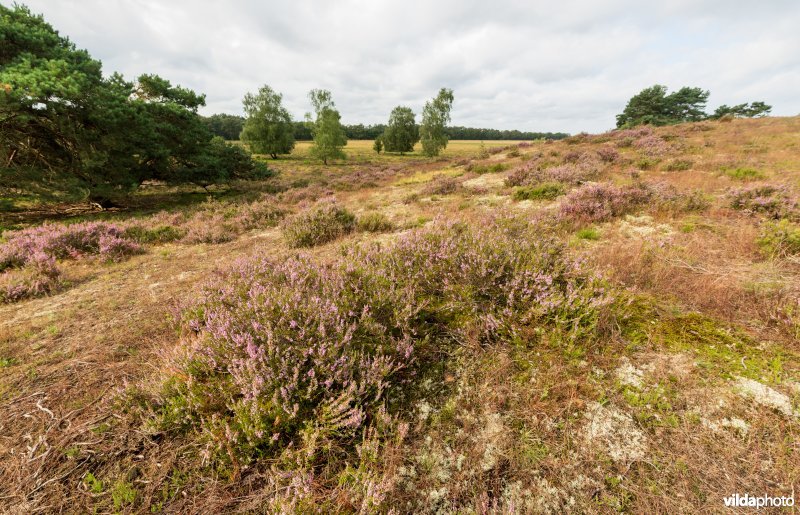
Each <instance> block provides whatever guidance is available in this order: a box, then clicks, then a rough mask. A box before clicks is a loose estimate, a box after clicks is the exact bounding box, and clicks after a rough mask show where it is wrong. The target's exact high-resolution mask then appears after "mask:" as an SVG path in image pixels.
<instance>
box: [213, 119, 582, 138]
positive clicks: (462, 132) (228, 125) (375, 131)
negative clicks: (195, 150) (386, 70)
mask: <svg viewBox="0 0 800 515" xmlns="http://www.w3.org/2000/svg"><path fill="white" fill-rule="evenodd" d="M244 120H245V118H244V117H243V116H237V115H232V114H214V115H211V116H208V117H203V121H204V122H205V123H206V124H207V125H208V128H209V129H210V130H211V132H213V133H214V135H215V136H220V137H222V138H225V139H226V140H238V139H239V134H240V133H241V132H242V126H243V125H244ZM343 127H344V131H345V134H346V135H347V139H361V140H374V139H375V138H377V137H378V136H380V135H381V134H383V132H384V130H385V129H386V125H384V124H377V125H363V124H360V123H359V124H357V125H344V126H343ZM445 132H446V133H447V136H448V137H449V138H450V139H453V140H464V139H471V140H534V139H563V138H566V137H567V136H569V134H566V133H563V132H523V131H518V130H498V129H477V128H472V127H446V128H445ZM294 139H296V140H298V141H311V139H312V138H311V129H310V128H309V127H308V126H307V125H306V124H305V123H304V122H294Z"/></svg>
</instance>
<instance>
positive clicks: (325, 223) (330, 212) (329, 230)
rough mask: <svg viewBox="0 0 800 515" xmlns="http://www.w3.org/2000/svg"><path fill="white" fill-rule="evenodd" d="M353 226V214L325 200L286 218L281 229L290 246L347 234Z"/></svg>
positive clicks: (311, 244)
mask: <svg viewBox="0 0 800 515" xmlns="http://www.w3.org/2000/svg"><path fill="white" fill-rule="evenodd" d="M355 227H356V217H355V215H353V214H352V213H351V212H350V211H348V210H347V209H345V208H343V207H340V206H338V205H337V204H336V203H334V202H327V201H325V202H322V203H320V204H318V205H317V206H315V207H312V208H309V209H307V210H306V211H303V212H301V213H298V214H296V215H294V216H293V217H291V218H288V219H286V220H285V221H284V223H283V224H282V226H281V230H282V231H283V236H284V238H285V239H286V242H287V243H288V244H289V246H290V247H313V246H316V245H322V244H323V243H328V242H329V241H333V240H335V239H337V238H340V237H342V236H344V235H346V234H349V233H351V232H353V230H354V229H355Z"/></svg>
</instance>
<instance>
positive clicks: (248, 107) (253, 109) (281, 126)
mask: <svg viewBox="0 0 800 515" xmlns="http://www.w3.org/2000/svg"><path fill="white" fill-rule="evenodd" d="M282 100H283V95H281V94H280V93H277V92H276V91H274V90H273V89H272V88H270V87H269V86H266V85H264V86H262V87H261V88H260V89H259V90H258V93H256V94H252V93H247V94H246V95H245V96H244V100H243V101H242V104H243V105H244V112H245V113H246V114H247V120H246V121H245V123H244V128H243V129H242V134H241V140H242V141H244V142H245V143H247V144H248V145H249V146H250V150H251V151H252V152H255V153H256V154H269V155H270V156H272V158H273V159H277V157H278V154H288V153H290V152H291V151H292V149H293V148H294V125H293V123H292V116H291V115H290V114H289V111H287V110H286V108H285V107H283V104H282Z"/></svg>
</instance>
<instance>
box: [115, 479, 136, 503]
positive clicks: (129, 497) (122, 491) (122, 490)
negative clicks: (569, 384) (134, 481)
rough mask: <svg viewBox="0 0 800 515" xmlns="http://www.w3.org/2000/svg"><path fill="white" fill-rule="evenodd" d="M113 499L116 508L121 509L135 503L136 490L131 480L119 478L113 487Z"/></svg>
mask: <svg viewBox="0 0 800 515" xmlns="http://www.w3.org/2000/svg"><path fill="white" fill-rule="evenodd" d="M111 499H112V501H113V502H114V508H115V509H117V510H120V509H122V508H124V507H125V506H128V505H129V504H133V502H134V501H135V500H136V490H135V489H134V488H133V485H131V484H130V483H129V482H127V481H124V480H119V481H117V482H116V483H114V486H112V487H111Z"/></svg>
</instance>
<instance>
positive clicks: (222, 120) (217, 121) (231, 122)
mask: <svg viewBox="0 0 800 515" xmlns="http://www.w3.org/2000/svg"><path fill="white" fill-rule="evenodd" d="M203 123H205V124H206V127H208V130H210V131H211V133H212V134H214V135H215V136H219V137H221V138H222V139H226V140H238V139H239V136H240V135H241V133H242V129H243V128H244V116H238V115H235V114H224V113H222V114H212V115H211V116H208V117H203Z"/></svg>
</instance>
